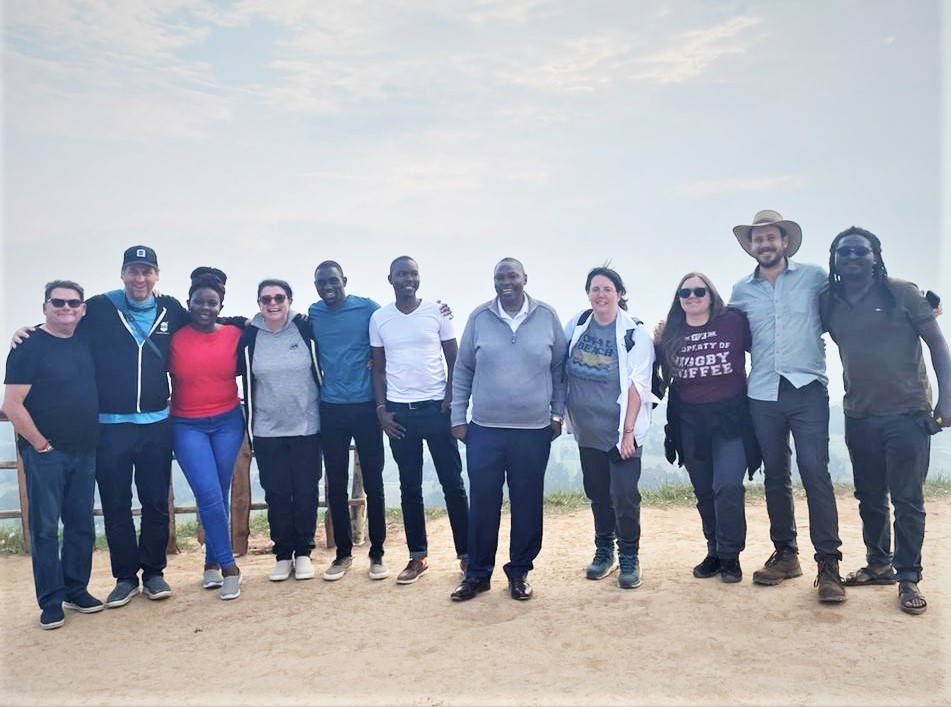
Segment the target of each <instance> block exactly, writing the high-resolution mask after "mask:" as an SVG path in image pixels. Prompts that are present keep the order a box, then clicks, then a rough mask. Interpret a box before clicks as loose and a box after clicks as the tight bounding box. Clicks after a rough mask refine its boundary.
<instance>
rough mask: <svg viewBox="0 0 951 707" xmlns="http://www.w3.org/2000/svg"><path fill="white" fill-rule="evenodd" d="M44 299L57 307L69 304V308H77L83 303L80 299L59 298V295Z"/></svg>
mask: <svg viewBox="0 0 951 707" xmlns="http://www.w3.org/2000/svg"><path fill="white" fill-rule="evenodd" d="M46 301H47V302H49V303H50V304H51V305H53V306H54V307H57V308H59V307H65V306H67V305H69V308H70V309H79V308H80V307H81V306H82V304H83V301H82V300H81V299H60V298H59V297H50V298H49V299H48V300H46Z"/></svg>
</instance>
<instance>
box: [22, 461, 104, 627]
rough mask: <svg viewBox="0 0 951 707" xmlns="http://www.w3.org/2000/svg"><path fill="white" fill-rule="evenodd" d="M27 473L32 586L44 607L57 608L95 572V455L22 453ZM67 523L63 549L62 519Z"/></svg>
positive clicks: (24, 468) (37, 599) (64, 523)
mask: <svg viewBox="0 0 951 707" xmlns="http://www.w3.org/2000/svg"><path fill="white" fill-rule="evenodd" d="M23 471H24V473H25V474H26V493H27V499H28V500H29V504H30V510H29V519H30V543H31V544H32V548H33V549H32V555H33V584H34V586H35V588H36V601H37V603H38V604H39V605H40V608H41V609H46V608H49V607H53V606H59V605H61V604H62V603H63V601H64V600H65V599H71V598H73V597H75V596H76V595H78V594H80V593H81V592H83V591H85V589H86V585H87V584H89V574H90V572H91V571H92V550H93V546H94V545H95V544H96V526H95V524H94V522H93V515H92V508H93V499H94V497H95V493H96V455H95V454H93V453H91V452H90V453H89V454H68V453H66V452H61V451H59V450H57V449H54V450H53V451H52V452H45V453H43V454H40V453H39V452H37V451H36V450H34V449H33V448H32V447H27V448H26V449H24V450H23ZM60 518H62V519H63V549H62V553H61V552H60V548H59V519H60Z"/></svg>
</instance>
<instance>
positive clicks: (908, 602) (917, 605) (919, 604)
mask: <svg viewBox="0 0 951 707" xmlns="http://www.w3.org/2000/svg"><path fill="white" fill-rule="evenodd" d="M898 603H899V605H900V606H901V610H902V611H904V612H905V613H907V614H923V613H925V609H927V608H928V602H926V601H925V598H924V596H923V595H922V593H921V592H919V591H918V583H917V582H900V583H899V584H898Z"/></svg>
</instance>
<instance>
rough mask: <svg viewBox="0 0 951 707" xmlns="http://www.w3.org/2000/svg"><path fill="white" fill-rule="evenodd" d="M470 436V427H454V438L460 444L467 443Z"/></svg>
mask: <svg viewBox="0 0 951 707" xmlns="http://www.w3.org/2000/svg"><path fill="white" fill-rule="evenodd" d="M468 434H469V425H453V426H452V436H453V437H455V438H456V439H457V440H459V441H460V442H463V443H465V441H466V436H468Z"/></svg>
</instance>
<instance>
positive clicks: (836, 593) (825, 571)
mask: <svg viewBox="0 0 951 707" xmlns="http://www.w3.org/2000/svg"><path fill="white" fill-rule="evenodd" d="M817 562H818V564H819V574H818V575H817V576H816V582H815V586H816V587H817V588H818V590H819V601H821V602H823V603H831V604H835V603H838V602H843V601H845V587H844V586H843V585H842V577H840V576H839V561H838V560H837V559H836V558H834V557H823V558H822V559H821V560H817Z"/></svg>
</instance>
